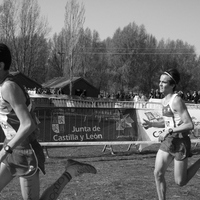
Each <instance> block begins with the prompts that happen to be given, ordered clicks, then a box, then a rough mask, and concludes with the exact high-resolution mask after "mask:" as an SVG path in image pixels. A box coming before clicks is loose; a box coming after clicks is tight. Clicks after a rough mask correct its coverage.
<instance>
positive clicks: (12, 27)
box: [0, 0, 50, 77]
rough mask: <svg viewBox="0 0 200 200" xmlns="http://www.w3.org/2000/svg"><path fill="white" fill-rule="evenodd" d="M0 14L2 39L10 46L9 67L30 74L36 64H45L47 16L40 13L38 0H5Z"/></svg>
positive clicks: (47, 29) (37, 65) (47, 30)
mask: <svg viewBox="0 0 200 200" xmlns="http://www.w3.org/2000/svg"><path fill="white" fill-rule="evenodd" d="M0 14H1V15H0V28H1V29H0V33H3V34H1V37H2V38H1V39H2V40H4V41H6V42H7V43H9V44H10V45H9V46H10V47H11V49H12V54H13V55H12V57H13V63H12V69H14V70H18V71H20V72H22V73H24V74H26V75H27V76H29V77H30V76H31V74H32V72H33V71H34V70H35V68H37V67H39V66H44V65H45V64H44V63H42V61H43V62H45V59H44V58H45V56H46V55H45V53H46V50H45V49H44V47H46V45H44V42H45V37H46V36H47V34H48V32H49V31H50V29H49V28H48V23H47V20H46V19H45V18H42V17H41V16H40V7H39V5H38V2H37V0H20V1H19V0H4V1H3V3H2V5H1V6H0ZM47 57H48V56H47Z"/></svg>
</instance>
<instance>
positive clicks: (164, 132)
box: [158, 131, 169, 142]
mask: <svg viewBox="0 0 200 200" xmlns="http://www.w3.org/2000/svg"><path fill="white" fill-rule="evenodd" d="M167 135H169V133H168V132H166V131H163V132H162V133H161V134H160V135H159V137H158V141H159V142H162V141H164V140H165V138H166V137H167Z"/></svg>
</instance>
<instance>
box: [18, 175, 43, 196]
mask: <svg viewBox="0 0 200 200" xmlns="http://www.w3.org/2000/svg"><path fill="white" fill-rule="evenodd" d="M19 180H20V186H21V192H22V197H23V199H24V200H30V199H31V200H38V199H39V195H40V181H39V171H37V172H36V173H35V174H34V175H33V176H31V177H20V178H19Z"/></svg>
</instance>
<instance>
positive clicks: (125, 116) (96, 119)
mask: <svg viewBox="0 0 200 200" xmlns="http://www.w3.org/2000/svg"><path fill="white" fill-rule="evenodd" d="M36 115H37V117H38V119H39V121H40V124H39V127H40V132H41V133H40V135H39V141H41V142H68V141H69V142H83V141H85V142H89V141H136V140H137V138H138V134H137V133H138V131H137V118H136V110H135V109H124V108H119V109H115V108H48V109H47V108H43V109H42V108H39V109H36Z"/></svg>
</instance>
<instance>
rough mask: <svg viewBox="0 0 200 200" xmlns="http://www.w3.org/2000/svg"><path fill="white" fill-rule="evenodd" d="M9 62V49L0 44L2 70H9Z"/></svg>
mask: <svg viewBox="0 0 200 200" xmlns="http://www.w3.org/2000/svg"><path fill="white" fill-rule="evenodd" d="M11 61H12V59H11V52H10V49H9V48H8V47H7V46H6V45H5V44H3V43H0V62H3V63H4V64H5V66H4V70H9V69H10V65H11Z"/></svg>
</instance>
